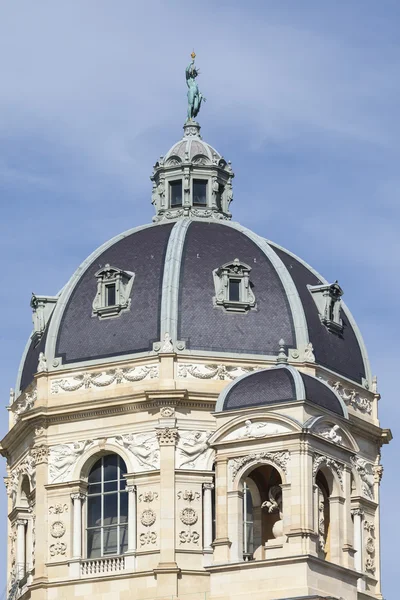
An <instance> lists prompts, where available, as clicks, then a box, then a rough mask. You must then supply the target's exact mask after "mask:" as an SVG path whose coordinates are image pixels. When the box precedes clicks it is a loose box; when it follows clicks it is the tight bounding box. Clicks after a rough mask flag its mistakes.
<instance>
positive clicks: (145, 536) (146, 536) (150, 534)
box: [139, 531, 157, 546]
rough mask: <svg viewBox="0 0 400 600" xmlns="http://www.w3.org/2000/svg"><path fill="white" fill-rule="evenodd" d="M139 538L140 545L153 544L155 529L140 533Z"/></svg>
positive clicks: (155, 537)
mask: <svg viewBox="0 0 400 600" xmlns="http://www.w3.org/2000/svg"><path fill="white" fill-rule="evenodd" d="M139 539H140V545H141V546H146V545H147V544H155V543H156V542H157V534H156V532H155V531H146V533H141V534H140V536H139Z"/></svg>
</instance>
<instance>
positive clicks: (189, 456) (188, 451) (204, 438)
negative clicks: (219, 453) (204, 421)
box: [176, 431, 214, 470]
mask: <svg viewBox="0 0 400 600" xmlns="http://www.w3.org/2000/svg"><path fill="white" fill-rule="evenodd" d="M210 436H211V432H209V431H186V432H181V435H180V439H179V442H178V445H177V453H176V464H177V469H194V470H204V469H206V468H207V464H208V462H209V459H210V456H211V455H212V454H213V452H214V451H213V450H212V449H211V448H210V445H209V441H208V440H209V438H210Z"/></svg>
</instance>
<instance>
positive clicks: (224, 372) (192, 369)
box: [178, 364, 262, 381]
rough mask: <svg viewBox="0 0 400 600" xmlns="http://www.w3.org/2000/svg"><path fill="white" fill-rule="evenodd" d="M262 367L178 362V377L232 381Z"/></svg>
mask: <svg viewBox="0 0 400 600" xmlns="http://www.w3.org/2000/svg"><path fill="white" fill-rule="evenodd" d="M260 369H262V367H246V368H245V367H232V366H228V367H227V366H225V365H206V364H180V365H178V377H179V378H181V379H185V378H187V379H220V380H221V381H225V380H229V381H233V380H234V379H236V378H237V377H240V376H241V375H245V374H246V373H252V372H253V371H259V370H260Z"/></svg>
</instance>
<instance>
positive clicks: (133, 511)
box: [125, 483, 137, 571]
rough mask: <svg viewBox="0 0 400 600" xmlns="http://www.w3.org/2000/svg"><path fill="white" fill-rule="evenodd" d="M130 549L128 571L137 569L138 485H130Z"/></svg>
mask: <svg viewBox="0 0 400 600" xmlns="http://www.w3.org/2000/svg"><path fill="white" fill-rule="evenodd" d="M126 491H127V494H128V549H127V551H126V554H125V567H126V569H128V570H132V571H134V570H135V569H136V543H137V541H136V540H137V522H136V519H137V507H136V485H133V484H131V483H128V485H127V486H126Z"/></svg>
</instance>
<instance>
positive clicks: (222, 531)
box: [213, 457, 231, 563]
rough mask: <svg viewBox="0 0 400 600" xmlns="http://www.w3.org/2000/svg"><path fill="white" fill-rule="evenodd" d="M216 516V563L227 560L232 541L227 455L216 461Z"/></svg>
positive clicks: (214, 543) (214, 544)
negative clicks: (229, 521) (230, 535)
mask: <svg viewBox="0 0 400 600" xmlns="http://www.w3.org/2000/svg"><path fill="white" fill-rule="evenodd" d="M215 517H216V538H215V540H214V542H213V546H214V563H219V562H227V561H228V560H229V548H230V545H231V542H230V541H229V537H228V459H227V458H225V457H218V458H217V460H216V462H215Z"/></svg>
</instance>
